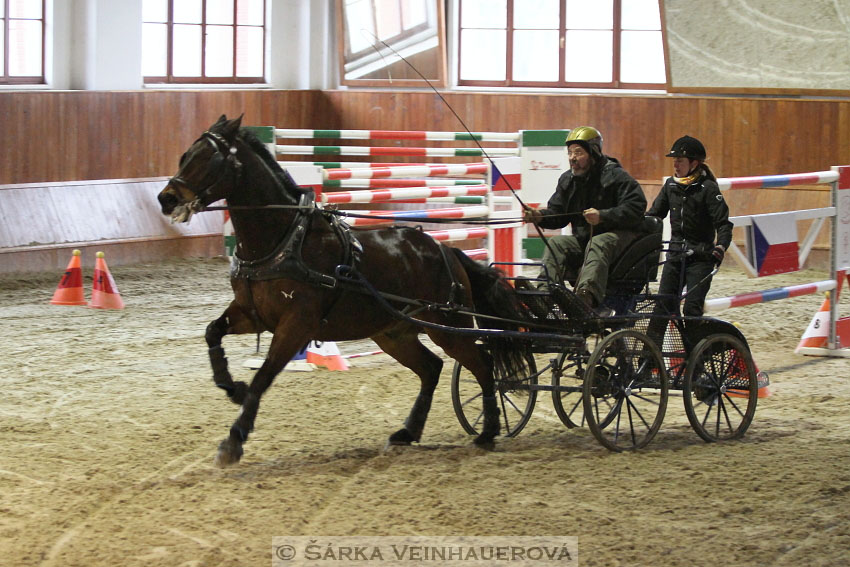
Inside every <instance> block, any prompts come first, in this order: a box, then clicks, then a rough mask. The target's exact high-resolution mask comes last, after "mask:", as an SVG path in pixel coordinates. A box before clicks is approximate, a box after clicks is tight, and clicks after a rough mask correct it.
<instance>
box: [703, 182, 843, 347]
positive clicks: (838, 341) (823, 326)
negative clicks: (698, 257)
mask: <svg viewBox="0 0 850 567" xmlns="http://www.w3.org/2000/svg"><path fill="white" fill-rule="evenodd" d="M717 182H718V185H719V186H720V190H721V191H728V190H735V189H754V188H755V189H765V190H767V189H771V188H778V187H787V186H789V185H803V184H829V185H830V187H831V189H830V192H831V203H832V205H831V206H830V207H824V208H820V209H806V210H799V211H787V212H781V213H769V214H762V215H750V216H740V217H731V218H730V220H731V221H732V223H733V224H734V225H735V226H736V227H741V228H743V229H744V231H745V235H746V252H742V251H741V249H740V248H739V247H738V246H737V245H735V243H734V242H733V243H732V245H731V246H730V248H729V252H731V254H732V256H733V257H734V258H735V259H736V260H737V261H738V263H739V264H740V265H741V266H742V267H743V268H744V270H745V271H746V272H747V273H748V274H749V275H750V276H751V277H764V276H770V275H774V274H782V273H789V272H795V271H798V270H800V269H801V268H802V267H803V265H804V263H805V261H806V258H807V257H808V254H809V252H810V251H811V248H812V245H813V243H814V241H815V238H816V237H817V235H818V233H819V232H820V230H821V229H822V227H823V225H824V224H825V222H826V221H827V220H829V221H830V229H831V242H830V275H831V276H832V278H831V279H829V280H822V281H816V282H810V283H806V284H801V285H795V286H786V287H777V288H772V289H767V290H763V291H754V292H749V293H743V294H739V295H733V296H729V297H720V298H712V299H708V300H706V302H705V311H706V313H713V312H717V311H721V310H723V309H729V308H732V307H740V306H743V305H753V304H757V303H763V302H766V301H777V300H782V299H789V298H792V297H799V296H802V295H808V294H812V293H819V292H827V300H826V301H825V302H824V307H827V306H828V308H827V309H824V308H822V309H821V310H820V311H819V312H818V313H816V314H815V317H814V319H813V320H812V324H811V325H810V327H809V329H808V330H807V331H806V333H805V334H804V335H803V340H801V343H800V346H798V348H797V352H798V353H801V354H811V355H820V356H845V357H846V356H850V348H848V347H850V317H843V318H841V317H839V301H838V299H839V293H840V290H841V286H842V283H843V281H844V279H845V278H847V277H848V274H850V166H833V167H832V168H831V170H830V171H818V172H813V173H797V174H790V175H768V176H756V177H730V178H721V179H718V180H717ZM802 220H812V221H813V222H812V223H811V225H810V226H809V229H808V232H807V234H806V235H805V237H804V238H803V240H802V241H799V239H798V234H797V222H798V221H802ZM827 313H828V314H827Z"/></svg>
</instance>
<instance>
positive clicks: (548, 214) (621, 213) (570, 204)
mask: <svg viewBox="0 0 850 567" xmlns="http://www.w3.org/2000/svg"><path fill="white" fill-rule="evenodd" d="M589 208H594V209H597V210H599V218H600V223H599V224H598V225H596V226H595V227H593V234H601V233H603V232H609V231H612V230H635V229H637V227H638V226H639V225H640V223H641V222H642V221H643V216H644V214H643V212H644V211H645V210H646V196H645V195H644V194H643V188H641V186H640V183H638V182H637V181H635V179H634V178H632V176H631V175H629V174H628V173H627V172H626V170H625V169H623V168H622V167H621V166H620V162H618V161H617V160H616V159H614V158H611V157H608V156H605V161H604V162H602V163H601V164H599V165H597V166H596V167H594V168H593V169H592V170H591V171H590V172H589V173H588V175H587V176H586V177H575V176H573V173H572V171H565V172H564V173H563V174H561V177H560V178H559V179H558V185H557V186H556V187H555V194H554V195H552V197H551V198H550V199H549V202H548V203H547V205H546V208H544V209H540V212H541V213H543V220H542V221H541V222H540V223H539V225H540V226H541V227H542V228H548V229H553V228H563V227H565V226H567V225H568V224H570V223H572V225H573V233H574V234H575V235H576V236H577V237H578V238H579V239H581V240H584V241H587V238H588V236H589V232H590V229H589V226H590V225H589V224H588V222H587V221H586V220H584V217H583V216H582V215H581V213H582V211H584V210H585V209H589ZM564 213H569V215H564Z"/></svg>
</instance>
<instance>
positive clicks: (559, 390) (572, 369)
mask: <svg viewBox="0 0 850 567" xmlns="http://www.w3.org/2000/svg"><path fill="white" fill-rule="evenodd" d="M601 340H602V337H601V336H600V335H591V336H590V337H589V338H588V339H587V344H586V346H585V348H583V349H580V350H577V351H574V352H564V353H561V354H560V355H559V356H558V358H557V360H556V361H555V366H554V367H553V373H552V386H554V388H553V389H552V405H553V406H555V413H557V414H558V417H559V418H560V419H561V423H563V424H564V425H566V426H567V427H568V428H570V429H572V428H574V427H584V425H585V419H584V404H583V402H582V394H583V392H584V386H583V384H584V373H585V370H586V369H587V360H588V358H590V353H591V352H592V351H593V350H595V349H596V345H597V344H599V341H601Z"/></svg>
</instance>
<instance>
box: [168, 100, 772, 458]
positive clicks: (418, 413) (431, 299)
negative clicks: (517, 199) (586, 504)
mask: <svg viewBox="0 0 850 567" xmlns="http://www.w3.org/2000/svg"><path fill="white" fill-rule="evenodd" d="M222 199H224V200H226V202H227V205H226V207H225V208H227V209H228V210H229V211H230V217H231V220H232V222H233V226H234V233H235V236H236V241H237V247H236V251H235V253H234V262H233V265H232V266H231V274H230V279H231V286H232V288H233V292H234V299H233V301H232V302H231V303H230V305H229V306H228V307H227V308H226V309H225V310H224V312H223V313H222V315H221V316H220V317H219V318H217V319H215V320H214V321H212V322H211V323H210V324H209V325H208V326H207V330H206V334H205V339H206V342H207V346H208V347H209V351H208V352H209V359H210V364H211V367H212V374H213V381H214V383H215V385H216V386H218V387H219V388H221V389H223V390H224V391H225V392H226V394H227V396H228V398H229V399H230V400H231V401H232V402H234V403H236V404H238V405H240V406H241V411H240V413H239V416H238V418H237V419H236V421H235V422H234V423H233V425H232V426H231V428H230V433H229V436H228V437H227V438H226V439H225V440H223V441H222V442H221V444H220V445H219V450H218V454H217V456H216V462H217V463H218V464H219V465H221V466H226V465H231V464H235V463H236V462H238V461H239V460H240V458H241V456H242V454H243V444H244V443H245V442H246V441H247V439H248V436H249V434H250V433H251V431H252V430H253V427H254V421H255V419H256V416H257V412H258V410H259V405H260V400H261V398H262V396H263V394H264V393H265V391H266V390H267V389H268V387H269V386H270V385H271V384H272V382H273V380H274V378H275V376H276V375H277V374H278V373H279V372H280V371H281V370H282V369H283V367H284V366H285V365H286V364H287V363H288V362H289V361H290V360H291V359H292V358H293V357H294V356H295V354H296V353H297V352H298V351H300V350H301V349H302V348H303V346H304V345H305V344H307V342H309V341H310V340H320V341H342V340H354V339H362V338H371V339H372V340H374V341H375V342H376V343H377V344H378V346H379V347H380V348H381V349H383V351H384V352H385V353H386V354H389V355H390V356H392V357H393V358H395V359H396V360H397V361H398V362H399V363H401V364H403V365H404V366H406V367H407V368H409V369H411V370H412V371H413V372H415V373H416V374H417V375H418V376H419V379H420V389H419V394H418V396H417V397H416V399H415V401H414V404H413V407H412V408H411V410H410V414H409V416H408V417H407V419H406V420H405V422H404V427H403V428H402V429H400V430H398V431H396V432H395V433H393V434H392V435H390V437H389V440H388V443H389V444H393V445H409V444H411V443H413V442H418V441H419V440H420V438H421V435H422V432H423V429H424V426H425V422H426V419H427V416H428V413H429V411H430V407H431V400H432V396H433V393H434V390H435V389H436V386H437V383H438V382H439V379H440V373H441V371H442V367H443V361H442V359H441V358H440V357H439V356H437V355H436V354H435V353H433V352H431V351H430V350H429V349H428V348H426V347H425V346H424V345H423V344H422V342H421V341H420V335H421V334H422V333H423V332H425V333H427V334H428V335H429V337H430V338H431V339H432V340H433V341H434V343H435V344H436V345H437V346H439V347H441V348H442V349H443V351H444V352H445V354H446V355H447V356H449V357H450V358H452V359H454V360H455V361H456V364H455V368H454V372H453V376H452V385H451V388H452V399H453V403H454V407H455V410H456V413H457V417H458V419H459V420H460V422H461V425H462V426H463V427H464V429H465V430H466V431H468V432H469V433H470V434H474V435H476V437H475V439H474V443H475V444H476V445H478V446H481V447H485V448H489V447H492V445H493V443H494V439H495V438H496V437H497V436H498V435H499V434H500V433H502V432H504V434H505V435H508V436H513V435H516V434H518V433H519V432H520V431H521V430H522V428H523V427H524V426H525V424H526V423H527V422H528V420H529V418H530V416H531V414H532V411H533V408H534V405H535V402H536V398H537V395H538V393H539V392H540V391H551V393H552V396H553V402H554V405H555V409H556V411H557V413H558V415H559V417H560V418H561V420H562V421H563V423H564V424H565V425H566V426H567V427H575V426H580V425H583V424H585V423H586V424H587V425H588V427H589V429H590V430H591V431H592V432H593V434H594V435H595V436H596V438H597V439H598V440H599V441H600V443H602V444H603V445H604V446H606V447H607V448H609V449H611V450H614V451H622V450H627V449H638V448H640V447H643V446H645V445H646V444H647V443H649V442H650V441H651V440H652V438H653V436H654V435H655V434H656V432H657V431H658V429H659V427H660V426H661V422H662V420H663V418H664V413H665V410H666V408H667V402H668V395H669V391H670V390H671V389H674V390H681V391H682V395H683V399H684V404H685V411H686V412H687V414H688V419H689V420H690V422H691V424H692V425H693V427H694V429H695V430H696V431H697V433H698V434H699V435H700V436H701V437H702V438H703V439H705V440H706V441H716V440H721V439H734V438H737V437H740V436H741V435H743V434H744V432H745V431H746V430H747V428H748V427H749V425H750V422H751V421H752V419H753V415H754V413H755V409H756V402H757V397H758V387H759V383H758V376H757V373H756V369H755V365H754V363H753V360H752V356H751V355H750V351H749V347H748V346H747V343H746V340H745V339H744V337H743V335H742V334H741V333H740V332H739V331H738V330H737V329H736V328H735V327H734V326H733V325H731V324H729V323H726V322H723V321H720V320H717V319H711V318H703V317H698V318H691V319H689V318H682V317H679V316H676V315H673V314H670V313H664V312H661V311H659V309H658V306H659V305H660V303H659V300H658V298H657V297H654V296H653V295H651V294H649V293H648V289H649V288H648V282H649V281H650V280H651V279H653V278H654V277H655V274H656V273H657V269H658V265H659V263H658V259H659V255H660V252H661V248H662V242H661V231H660V228H659V227H658V226H654V227H651V229H650V230H646V231H645V234H643V236H641V237H640V238H636V239H634V241H633V242H631V243H630V246H629V247H628V248H627V249H626V250H625V251H624V252H623V253H622V255H621V257H620V258H619V260H618V261H617V262H616V264H615V265H614V266H613V267H612V269H611V271H610V276H609V281H610V285H609V287H608V290H607V298H606V302H608V305H609V307H611V309H612V310H613V312H614V314H613V316H606V317H600V316H597V315H596V314H595V313H593V312H589V311H588V310H587V308H586V307H584V304H583V303H581V302H580V301H579V300H578V298H577V297H576V296H575V295H573V294H572V292H570V291H569V290H568V289H567V288H566V287H564V286H561V285H560V284H558V285H555V286H554V287H553V288H551V289H552V291H550V292H548V293H543V292H540V291H539V290H537V289H523V288H522V286H518V285H510V282H509V280H508V278H506V277H505V276H504V274H503V273H502V272H501V271H500V270H498V269H497V267H492V266H483V265H481V264H478V263H477V262H475V261H473V260H472V259H470V258H469V257H468V256H466V255H465V254H464V253H463V252H462V251H459V250H457V249H455V248H449V247H446V246H443V245H442V244H439V243H437V242H436V241H435V240H434V239H432V238H431V237H430V236H428V235H427V234H425V233H424V232H423V231H422V230H419V229H417V228H415V227H391V228H380V229H376V230H365V231H356V230H353V229H350V228H349V227H347V225H346V224H345V223H344V222H343V221H342V220H341V219H340V216H341V214H340V212H339V211H333V210H328V209H320V208H318V207H316V206H315V204H314V195H313V192H312V190H309V189H305V188H302V187H298V185H297V184H295V182H294V181H293V180H292V178H291V177H289V175H288V174H287V173H286V172H285V171H284V170H282V169H281V168H280V166H279V164H278V163H277V162H276V161H275V159H274V157H273V156H272V155H270V154H269V153H268V151H267V150H266V148H265V146H264V145H263V144H262V143H261V142H260V141H259V140H258V139H257V138H256V137H255V136H253V135H252V134H251V133H250V132H249V131H247V130H245V129H242V128H241V118H237V119H233V120H228V119H227V118H226V117H224V116H222V117H221V118H220V119H219V120H218V122H216V123H215V124H213V125H212V126H211V127H210V128H209V130H207V131H206V132H204V133H203V134H202V135H201V137H199V138H198V139H197V140H196V141H195V142H194V143H193V144H192V146H190V148H189V149H188V150H187V152H186V153H185V154H184V155H183V156H182V157H181V159H180V167H179V169H178V172H177V174H175V175H174V177H172V178H171V179H170V180H169V182H168V184H167V185H166V187H165V188H164V189H163V190H162V191H161V192H160V194H159V195H158V200H159V202H160V206H161V209H162V212H163V214H166V215H169V216H171V218H172V221H175V222H184V221H188V220H189V219H190V218H191V217H192V215H193V214H195V213H197V212H201V211H205V210H211V209H214V208H217V207H215V206H214V205H213V204H214V203H216V202H218V201H220V200H222ZM426 274H427V277H423V276H424V275H426ZM654 322H655V323H656V324H655V325H653V323H654ZM659 322H660V328H661V329H662V332H661V333H660V334H659V333H649V329H650V328H657V327H659V325H658V323H659ZM263 331H269V332H271V333H272V334H273V336H272V341H271V345H270V347H269V354H268V357H267V358H266V360H265V362H264V363H263V365H262V366H261V367H260V369H259V370H258V371H257V373H256V374H255V375H254V378H253V380H252V381H251V383H250V384H246V383H245V382H241V381H234V380H233V377H232V376H231V374H230V372H229V370H228V362H227V358H226V357H225V356H224V349H223V347H222V339H223V338H224V337H225V336H226V335H228V334H242V333H260V332H263ZM650 335H652V337H655V338H651V336H650ZM662 337H663V338H662ZM546 378H548V379H549V380H548V382H549V383H548V384H546V383H544V382H545V381H546V380H545V379H546ZM470 385H473V386H474V388H475V389H476V390H475V391H474V390H473V389H471V388H470Z"/></svg>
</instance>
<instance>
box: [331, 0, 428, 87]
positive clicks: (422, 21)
mask: <svg viewBox="0 0 850 567" xmlns="http://www.w3.org/2000/svg"><path fill="white" fill-rule="evenodd" d="M440 1H442V0H440ZM340 6H341V8H342V12H341V15H342V20H343V26H342V36H343V45H342V53H341V55H342V63H343V80H344V81H353V80H359V79H376V78H383V79H386V78H388V77H390V76H392V72H393V70H394V71H395V72H399V71H401V72H402V76H401V77H399V78H403V79H404V78H409V77H406V76H405V75H404V74H403V73H404V72H407V70H406V69H404V66H403V65H402V66H399V65H395V64H396V63H397V62H398V57H396V56H395V54H393V53H392V52H391V51H390V50H388V49H386V48H385V46H384V44H387V45H389V46H390V47H392V49H393V50H395V51H397V52H398V53H399V54H401V55H402V56H403V57H406V58H408V59H413V60H415V61H416V65H417V68H419V67H422V69H420V71H422V72H423V73H424V74H425V75H426V76H430V77H432V78H436V77H435V75H436V76H438V75H440V73H439V72H438V70H437V69H436V65H435V62H439V61H442V59H441V58H440V57H438V56H437V55H436V54H437V52H438V51H439V50H440V49H439V48H440V40H439V30H440V29H441V27H440V26H441V23H440V22H441V19H442V9H441V7H440V6H438V3H437V2H436V1H426V0H342V3H341V4H340ZM424 54H428V55H424ZM432 54H433V55H432ZM349 84H351V83H349Z"/></svg>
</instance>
